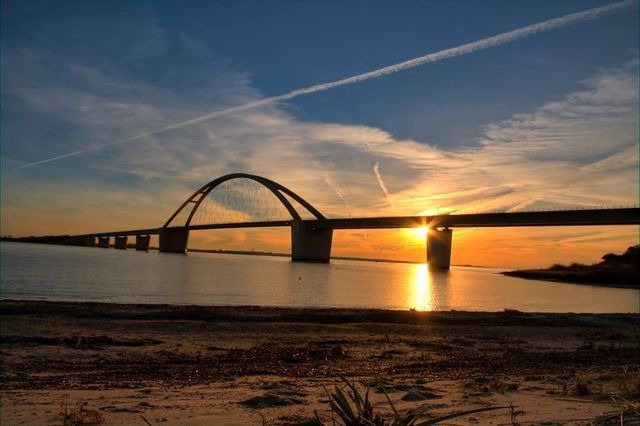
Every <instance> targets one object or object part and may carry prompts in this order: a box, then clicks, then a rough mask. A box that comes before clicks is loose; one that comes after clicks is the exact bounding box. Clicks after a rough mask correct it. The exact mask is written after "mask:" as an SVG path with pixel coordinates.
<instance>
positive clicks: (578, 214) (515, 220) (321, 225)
mask: <svg viewBox="0 0 640 426" xmlns="http://www.w3.org/2000/svg"><path fill="white" fill-rule="evenodd" d="M292 222H293V221H292V220H279V221H266V222H244V223H218V224H208V225H189V226H182V227H171V228H168V229H175V230H189V231H197V230H207V229H233V228H271V227H284V226H291V225H292ZM304 222H305V224H306V225H307V226H311V227H312V228H313V229H332V230H336V229H398V228H419V227H421V226H425V225H428V226H430V227H431V228H487V227H507V226H585V225H590V226H593V225H638V224H640V208H638V207H629V208H611V209H588V210H557V211H535V212H514V213H470V214H445V215H434V216H390V217H360V218H340V219H313V220H305V221H304ZM163 229H167V228H162V227H161V228H148V229H135V230H128V231H115V232H113V231H112V232H101V233H94V234H84V235H77V237H106V236H118V235H121V236H127V235H129V236H130V235H156V234H159V233H160V232H161V231H162V230H163Z"/></svg>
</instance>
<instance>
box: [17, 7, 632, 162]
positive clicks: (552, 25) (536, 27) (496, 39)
mask: <svg viewBox="0 0 640 426" xmlns="http://www.w3.org/2000/svg"><path fill="white" fill-rule="evenodd" d="M635 4H636V1H635V0H626V1H622V2H618V3H613V4H609V5H606V6H601V7H596V8H592V9H588V10H585V11H582V12H576V13H571V14H568V15H564V16H561V17H558V18H554V19H549V20H547V21H543V22H539V23H536V24H531V25H527V26H524V27H521V28H517V29H515V30H512V31H508V32H505V33H501V34H498V35H495V36H491V37H487V38H484V39H480V40H476V41H473V42H470V43H466V44H463V45H460V46H456V47H452V48H449V49H444V50H441V51H438V52H434V53H429V54H426V55H423V56H420V57H417V58H413V59H410V60H408V61H404V62H401V63H398V64H393V65H389V66H386V67H383V68H379V69H376V70H373V71H369V72H366V73H362V74H358V75H354V76H351V77H347V78H343V79H340V80H336V81H332V82H328V83H320V84H315V85H312V86H308V87H304V88H300V89H296V90H292V91H290V92H287V93H284V94H282V95H278V96H271V97H266V98H261V99H257V100H252V101H248V102H246V103H243V104H240V105H237V106H233V107H228V108H225V109H220V110H215V111H213V112H209V113H207V114H204V115H199V116H197V117H194V118H190V119H187V120H184V121H178V122H174V123H172V124H169V125H164V126H161V127H157V128H155V129H154V130H150V131H146V132H142V133H137V134H134V135H133V136H129V137H125V138H122V139H119V140H115V141H110V142H106V143H102V144H98V145H93V146H90V147H87V148H83V149H80V150H75V151H71V152H68V153H64V154H61V155H56V156H53V157H49V158H45V159H43V160H39V161H35V162H31V163H27V164H23V165H21V166H18V167H16V170H19V169H24V168H30V167H34V166H38V165H41V164H45V163H50V162H53V161H57V160H61V159H64V158H69V157H74V156H77V155H80V154H84V153H87V152H93V151H98V150H101V149H103V148H105V147H110V146H114V145H121V144H126V143H129V142H132V141H136V140H141V139H145V138H148V137H149V136H153V135H157V134H160V133H164V132H166V131H170V130H176V129H181V128H184V127H188V126H193V125H195V124H199V123H202V122H205V121H209V120H211V119H214V118H218V117H223V116H226V115H229V114H237V113H241V112H244V111H247V110H251V109H255V108H260V107H264V106H269V105H273V104H275V103H277V102H281V101H286V100H289V99H293V98H296V97H299V96H303V95H309V94H312V93H317V92H322V91H325V90H331V89H334V88H337V87H342V86H346V85H350V84H355V83H359V82H362V81H366V80H370V79H373V78H379V77H382V76H385V75H389V74H394V73H397V72H400V71H404V70H407V69H410V68H414V67H417V66H421V65H424V64H428V63H433V62H438V61H442V60H446V59H450V58H454V57H457V56H462V55H467V54H470V53H475V52H478V51H480V50H484V49H489V48H492V47H496V46H500V45H503V44H506V43H510V42H512V41H515V40H518V39H522V38H525V37H529V36H531V35H535V34H538V33H542V32H546V31H551V30H553V29H557V28H562V27H565V26H568V25H573V24H576V23H580V22H585V21H589V20H592V19H596V18H598V17H601V16H604V15H607V14H611V13H615V12H618V11H620V10H623V9H625V8H628V7H631V6H634V5H635ZM193 44H194V43H193V42H192V41H191V40H189V43H188V46H192V45H193ZM192 48H193V47H192Z"/></svg>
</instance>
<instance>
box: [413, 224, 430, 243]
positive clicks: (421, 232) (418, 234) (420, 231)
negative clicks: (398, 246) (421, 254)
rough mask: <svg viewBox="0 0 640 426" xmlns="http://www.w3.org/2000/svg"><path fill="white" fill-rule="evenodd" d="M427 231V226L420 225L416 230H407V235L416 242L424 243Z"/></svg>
mask: <svg viewBox="0 0 640 426" xmlns="http://www.w3.org/2000/svg"><path fill="white" fill-rule="evenodd" d="M427 230H428V228H427V225H422V226H420V227H418V228H411V229H409V235H411V236H412V237H413V238H415V239H416V240H420V241H424V239H425V238H426V237H427Z"/></svg>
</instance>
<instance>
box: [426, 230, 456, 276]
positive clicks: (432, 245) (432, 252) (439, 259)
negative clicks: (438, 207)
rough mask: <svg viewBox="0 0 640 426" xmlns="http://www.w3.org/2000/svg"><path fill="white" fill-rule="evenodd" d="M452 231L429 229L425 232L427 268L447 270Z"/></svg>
mask: <svg viewBox="0 0 640 426" xmlns="http://www.w3.org/2000/svg"><path fill="white" fill-rule="evenodd" d="M452 237H453V231H452V230H451V229H449V228H444V229H442V230H438V229H429V231H428V232H427V264H428V265H429V269H435V270H442V271H448V270H449V268H450V266H451V242H452Z"/></svg>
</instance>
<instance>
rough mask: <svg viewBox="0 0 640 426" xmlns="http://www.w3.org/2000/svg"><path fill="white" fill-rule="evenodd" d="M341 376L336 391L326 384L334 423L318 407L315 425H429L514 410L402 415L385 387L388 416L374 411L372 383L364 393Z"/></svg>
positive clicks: (477, 409)
mask: <svg viewBox="0 0 640 426" xmlns="http://www.w3.org/2000/svg"><path fill="white" fill-rule="evenodd" d="M340 378H341V380H342V382H344V385H343V387H340V386H337V385H336V387H335V392H333V393H329V391H328V390H327V388H326V387H325V388H324V389H325V393H326V394H327V397H328V398H329V408H330V410H331V423H327V422H324V421H323V420H322V419H321V418H320V416H319V415H318V412H317V411H316V412H315V425H316V426H329V425H331V426H427V425H434V424H437V423H440V422H443V421H445V420H450V419H454V418H457V417H462V416H466V415H469V414H474V413H480V412H483V411H491V410H500V409H511V410H513V406H499V407H483V408H476V409H473V410H466V411H461V412H457V413H453V414H448V415H446V416H442V417H438V418H433V419H428V420H422V421H421V420H419V419H418V417H417V416H416V415H413V414H408V415H405V416H402V415H401V414H400V413H399V412H398V410H397V409H396V407H395V405H394V404H393V402H392V401H391V398H389V394H387V392H386V390H385V389H384V388H382V389H383V391H384V395H385V397H386V398H387V402H388V403H389V406H390V407H391V410H392V411H393V417H392V418H391V419H389V420H388V419H387V418H386V416H384V415H383V414H381V413H379V412H375V411H374V408H373V405H372V404H371V401H370V400H369V387H367V388H366V390H365V392H364V394H362V393H361V392H360V391H359V390H358V388H357V386H356V384H355V382H354V383H351V382H349V381H348V380H347V379H346V378H344V377H342V376H341V377H340Z"/></svg>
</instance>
